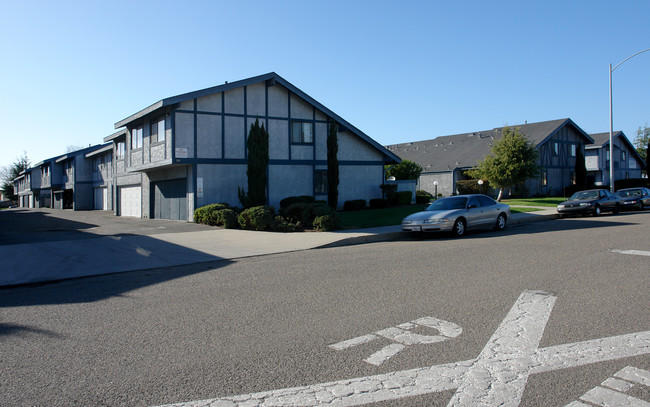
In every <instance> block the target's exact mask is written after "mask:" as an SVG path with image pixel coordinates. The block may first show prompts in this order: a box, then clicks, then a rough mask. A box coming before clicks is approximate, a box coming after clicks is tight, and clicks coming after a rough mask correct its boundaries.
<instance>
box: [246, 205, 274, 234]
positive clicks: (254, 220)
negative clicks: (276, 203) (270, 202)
mask: <svg viewBox="0 0 650 407" xmlns="http://www.w3.org/2000/svg"><path fill="white" fill-rule="evenodd" d="M238 220H239V226H241V228H242V229H246V230H268V229H271V227H272V226H273V221H274V220H275V209H274V208H272V207H270V206H254V207H252V208H248V209H246V210H244V211H243V212H242V213H240V214H239V218H238Z"/></svg>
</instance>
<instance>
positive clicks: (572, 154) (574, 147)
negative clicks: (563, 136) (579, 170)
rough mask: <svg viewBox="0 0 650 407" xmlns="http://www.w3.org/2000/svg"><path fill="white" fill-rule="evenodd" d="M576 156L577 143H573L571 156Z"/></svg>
mask: <svg viewBox="0 0 650 407" xmlns="http://www.w3.org/2000/svg"><path fill="white" fill-rule="evenodd" d="M575 156H576V145H575V144H571V157H575Z"/></svg>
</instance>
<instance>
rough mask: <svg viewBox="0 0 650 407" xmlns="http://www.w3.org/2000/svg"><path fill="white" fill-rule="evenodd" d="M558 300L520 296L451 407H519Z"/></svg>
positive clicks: (533, 294) (531, 294) (542, 294)
mask: <svg viewBox="0 0 650 407" xmlns="http://www.w3.org/2000/svg"><path fill="white" fill-rule="evenodd" d="M555 299H556V297H554V296H552V295H550V294H548V293H545V292H536V291H525V292H524V293H523V294H521V295H520V296H519V299H518V300H517V302H516V303H515V305H514V306H513V307H512V309H511V310H510V312H509V313H508V315H507V316H506V318H505V319H504V320H503V322H502V323H501V325H499V328H497V330H496V331H495V332H494V334H493V335H492V338H490V340H489V341H488V343H487V345H485V347H484V348H483V351H482V352H481V354H480V355H479V356H478V358H477V359H476V361H475V362H474V364H473V365H472V367H471V368H470V370H469V372H468V374H466V375H465V377H464V378H463V382H462V383H461V385H460V387H459V388H458V390H457V391H456V394H455V395H454V397H453V398H452V399H451V401H450V402H449V404H448V406H481V405H482V406H504V407H505V406H518V405H519V402H520V401H521V396H523V394H524V389H525V387H526V382H527V381H528V376H529V374H530V369H531V367H532V366H533V365H532V364H531V362H533V358H532V356H533V354H534V353H535V351H536V350H537V347H538V345H539V341H541V340H542V334H543V333H544V328H545V327H546V322H547V321H548V318H549V317H550V316H551V310H552V309H553V305H554V304H555Z"/></svg>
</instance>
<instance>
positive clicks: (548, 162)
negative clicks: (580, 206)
mask: <svg viewBox="0 0 650 407" xmlns="http://www.w3.org/2000/svg"><path fill="white" fill-rule="evenodd" d="M584 143H585V141H584V137H583V136H582V135H581V134H580V133H579V132H578V131H577V130H576V129H574V128H573V127H572V126H564V127H562V128H560V129H559V130H558V131H557V132H556V133H555V134H553V135H552V136H551V137H550V138H549V139H548V140H546V141H545V142H544V143H543V144H541V145H539V146H538V147H537V150H538V155H539V157H538V164H539V166H540V169H541V170H540V174H539V176H538V177H537V178H536V179H532V180H529V181H528V182H526V189H527V194H528V195H564V189H565V188H566V187H568V186H570V185H571V184H572V176H573V174H574V172H575V166H576V156H577V155H578V149H580V150H581V151H582V153H583V156H585V157H586V154H585V144H584ZM572 146H573V148H572ZM572 149H575V155H573V154H572ZM585 162H586V158H585ZM544 174H546V177H545V179H546V185H544V182H543V179H544Z"/></svg>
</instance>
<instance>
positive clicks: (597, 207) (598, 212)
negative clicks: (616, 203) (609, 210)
mask: <svg viewBox="0 0 650 407" xmlns="http://www.w3.org/2000/svg"><path fill="white" fill-rule="evenodd" d="M600 214H601V212H600V206H598V205H596V207H595V208H594V216H600Z"/></svg>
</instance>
